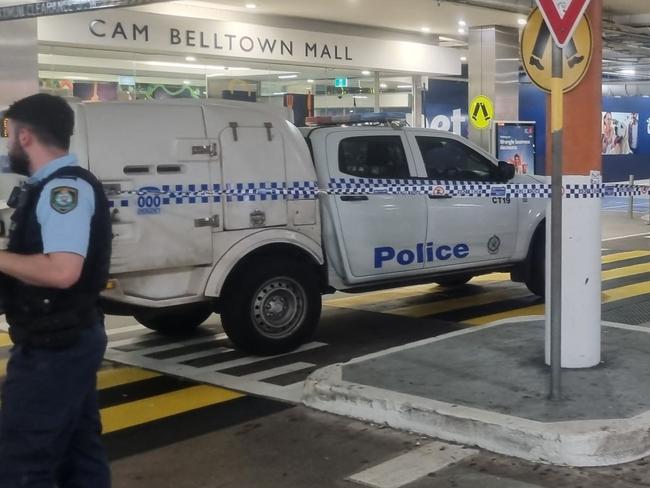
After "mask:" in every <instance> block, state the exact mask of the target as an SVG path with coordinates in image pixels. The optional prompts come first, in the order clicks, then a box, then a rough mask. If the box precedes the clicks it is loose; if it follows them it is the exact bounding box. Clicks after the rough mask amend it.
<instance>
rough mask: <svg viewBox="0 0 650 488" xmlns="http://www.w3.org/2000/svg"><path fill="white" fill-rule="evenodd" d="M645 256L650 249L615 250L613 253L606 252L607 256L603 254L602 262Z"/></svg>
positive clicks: (614, 261)
mask: <svg viewBox="0 0 650 488" xmlns="http://www.w3.org/2000/svg"><path fill="white" fill-rule="evenodd" d="M646 256H650V251H625V252H617V253H615V254H608V255H607V256H603V258H602V259H603V264H609V263H617V262H619V261H625V260H627V259H636V258H644V257H646Z"/></svg>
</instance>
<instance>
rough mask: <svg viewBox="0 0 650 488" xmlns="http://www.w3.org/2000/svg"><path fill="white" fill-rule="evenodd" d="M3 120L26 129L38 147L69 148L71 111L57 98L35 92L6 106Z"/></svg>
mask: <svg viewBox="0 0 650 488" xmlns="http://www.w3.org/2000/svg"><path fill="white" fill-rule="evenodd" d="M5 117H6V118H8V119H9V120H11V121H13V122H15V123H17V124H19V125H25V126H27V127H29V128H30V129H31V130H32V132H34V134H35V135H36V137H37V138H38V140H39V141H40V142H41V143H42V144H45V145H47V146H54V147H57V148H59V149H63V150H65V151H67V150H68V149H70V138H71V137H72V133H73V131H74V112H73V110H72V108H70V105H68V104H67V102H66V101H65V100H64V99H63V98H61V97H56V96H53V95H47V94H45V93H39V94H38V95H32V96H29V97H26V98H23V99H22V100H18V101H17V102H15V103H14V104H13V105H11V106H10V107H9V110H7V112H6V113H5Z"/></svg>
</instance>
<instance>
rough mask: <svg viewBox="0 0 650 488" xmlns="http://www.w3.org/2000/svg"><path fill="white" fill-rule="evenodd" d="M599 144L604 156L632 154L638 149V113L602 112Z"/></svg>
mask: <svg viewBox="0 0 650 488" xmlns="http://www.w3.org/2000/svg"><path fill="white" fill-rule="evenodd" d="M602 116H603V118H602V130H601V138H600V143H601V147H602V153H603V154H604V155H626V154H634V153H636V151H637V149H638V148H639V114H638V112H603V113H602Z"/></svg>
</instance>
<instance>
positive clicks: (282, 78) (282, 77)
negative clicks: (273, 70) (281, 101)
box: [278, 75, 298, 80]
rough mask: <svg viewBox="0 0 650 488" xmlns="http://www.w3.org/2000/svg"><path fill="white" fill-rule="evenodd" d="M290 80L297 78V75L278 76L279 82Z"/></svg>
mask: <svg viewBox="0 0 650 488" xmlns="http://www.w3.org/2000/svg"><path fill="white" fill-rule="evenodd" d="M292 78H298V75H278V79H279V80H291V79H292Z"/></svg>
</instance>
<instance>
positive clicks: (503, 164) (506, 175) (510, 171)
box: [498, 161, 515, 181]
mask: <svg viewBox="0 0 650 488" xmlns="http://www.w3.org/2000/svg"><path fill="white" fill-rule="evenodd" d="M498 175H499V180H500V181H510V180H511V179H513V178H514V177H515V167H514V165H512V164H510V163H508V162H507V161H499V170H498Z"/></svg>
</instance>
